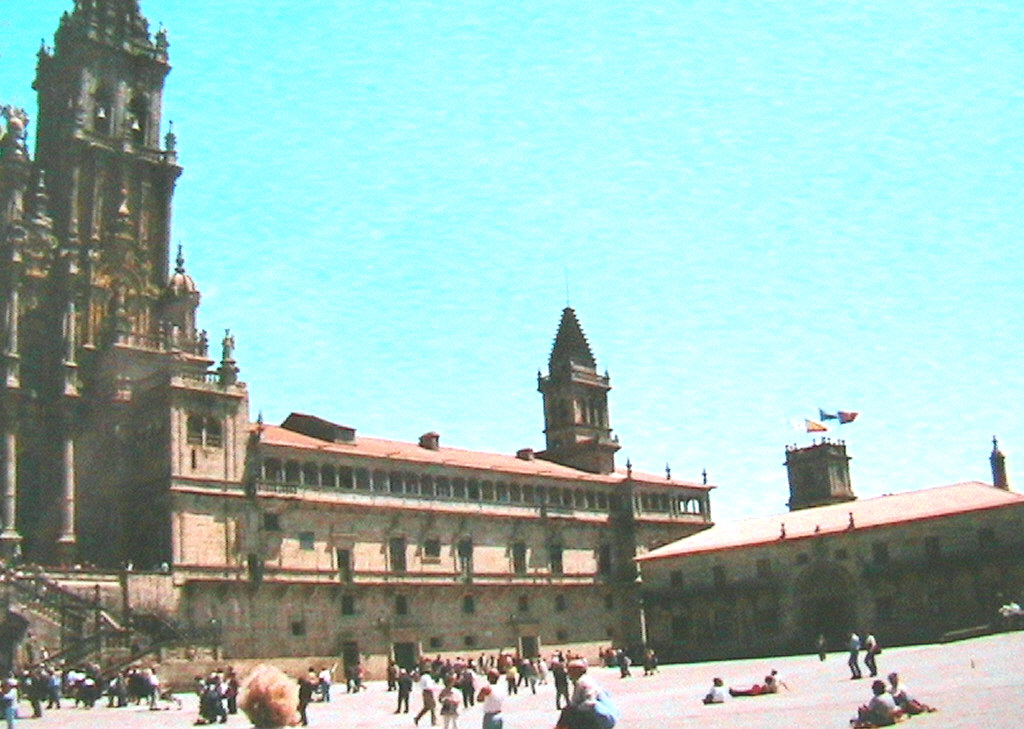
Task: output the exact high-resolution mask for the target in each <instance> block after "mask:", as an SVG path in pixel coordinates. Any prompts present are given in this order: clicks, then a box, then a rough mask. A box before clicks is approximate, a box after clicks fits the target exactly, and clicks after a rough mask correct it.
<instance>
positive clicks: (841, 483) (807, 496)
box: [786, 439, 857, 511]
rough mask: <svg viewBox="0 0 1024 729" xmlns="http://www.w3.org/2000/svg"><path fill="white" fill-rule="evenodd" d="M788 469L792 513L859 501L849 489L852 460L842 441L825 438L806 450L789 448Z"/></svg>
mask: <svg viewBox="0 0 1024 729" xmlns="http://www.w3.org/2000/svg"><path fill="white" fill-rule="evenodd" d="M786 470H787V471H788V473H789V509H790V511H796V510H797V509H806V508H808V507H811V506H824V505H826V504H841V503H843V502H844V501H853V500H854V499H856V498H857V497H856V496H854V494H853V489H852V487H851V486H850V457H849V456H848V455H846V444H845V443H844V442H842V441H831V440H827V439H822V441H821V443H815V444H814V445H811V446H808V447H806V448H797V447H796V446H793V447H792V448H787V449H786Z"/></svg>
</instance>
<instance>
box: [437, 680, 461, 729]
mask: <svg viewBox="0 0 1024 729" xmlns="http://www.w3.org/2000/svg"><path fill="white" fill-rule="evenodd" d="M460 695H461V692H460V691H459V690H458V689H456V688H455V677H454V676H453V675H451V674H449V675H448V677H447V678H446V679H445V680H444V688H443V689H441V693H439V694H438V695H437V702H438V703H439V704H440V705H441V721H442V722H443V723H444V729H459V704H461V703H462V701H461V699H460Z"/></svg>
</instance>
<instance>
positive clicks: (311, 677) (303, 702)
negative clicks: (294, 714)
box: [299, 667, 318, 726]
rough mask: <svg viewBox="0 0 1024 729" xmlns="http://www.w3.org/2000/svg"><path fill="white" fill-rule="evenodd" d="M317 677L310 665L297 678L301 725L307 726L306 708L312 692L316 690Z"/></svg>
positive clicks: (311, 697)
mask: <svg viewBox="0 0 1024 729" xmlns="http://www.w3.org/2000/svg"><path fill="white" fill-rule="evenodd" d="M317 682H318V679H317V677H316V672H315V671H314V670H313V668H312V667H310V669H309V672H308V673H307V674H306V675H305V676H303V677H302V678H301V679H300V680H299V722H300V723H301V724H302V726H309V718H308V717H307V716H306V708H307V707H308V706H309V704H310V702H311V701H313V693H314V692H315V691H316V686H317Z"/></svg>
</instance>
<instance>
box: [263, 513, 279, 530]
mask: <svg viewBox="0 0 1024 729" xmlns="http://www.w3.org/2000/svg"><path fill="white" fill-rule="evenodd" d="M263 529H264V531H268V532H279V531H281V517H280V515H279V514H272V513H270V512H267V513H264V514H263Z"/></svg>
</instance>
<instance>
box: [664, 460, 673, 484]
mask: <svg viewBox="0 0 1024 729" xmlns="http://www.w3.org/2000/svg"><path fill="white" fill-rule="evenodd" d="M665 480H666V481H671V480H672V467H671V466H670V465H668V464H667V463H666V464H665Z"/></svg>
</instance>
